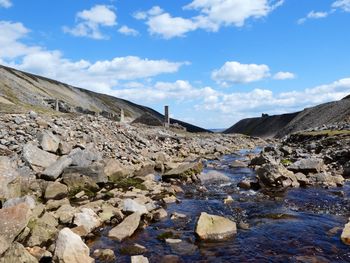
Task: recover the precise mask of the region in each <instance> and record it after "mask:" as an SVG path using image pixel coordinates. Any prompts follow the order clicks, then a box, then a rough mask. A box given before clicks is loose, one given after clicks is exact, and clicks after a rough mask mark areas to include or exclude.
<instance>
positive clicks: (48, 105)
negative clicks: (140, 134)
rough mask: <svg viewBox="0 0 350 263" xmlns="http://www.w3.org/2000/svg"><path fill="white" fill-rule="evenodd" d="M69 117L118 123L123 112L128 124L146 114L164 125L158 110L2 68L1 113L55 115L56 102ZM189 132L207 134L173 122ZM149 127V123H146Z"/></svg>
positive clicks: (198, 128)
mask: <svg viewBox="0 0 350 263" xmlns="http://www.w3.org/2000/svg"><path fill="white" fill-rule="evenodd" d="M56 100H58V101H59V109H60V111H61V112H66V113H84V114H95V113H97V112H98V113H100V114H102V115H104V116H105V117H108V118H111V119H119V116H120V112H121V109H123V110H124V114H125V120H126V121H128V122H132V121H134V120H135V119H138V118H140V117H142V116H143V115H144V114H148V115H151V116H152V117H153V118H155V119H158V120H159V123H162V122H163V119H164V116H163V115H162V114H160V113H159V112H156V111H155V110H153V109H151V108H148V107H145V106H141V105H138V104H135V103H132V102H130V101H127V100H123V99H119V98H115V97H112V96H109V95H104V94H99V93H96V92H92V91H89V90H85V89H82V88H77V87H73V86H70V85H67V84H65V83H62V82H58V81H55V80H52V79H48V78H44V77H41V76H37V75H34V74H30V73H26V72H23V71H19V70H15V69H13V68H9V67H5V66H1V65H0V112H2V113H13V112H18V113H23V112H27V111H28V110H35V111H38V112H42V113H43V112H45V113H55V111H54V108H55V101H56ZM170 122H171V123H172V124H175V123H178V124H180V125H181V126H183V127H185V128H186V129H187V130H188V131H189V132H208V131H207V130H205V129H202V128H200V127H197V126H194V125H191V124H188V123H185V122H182V121H179V120H175V119H171V120H170ZM146 124H147V123H146Z"/></svg>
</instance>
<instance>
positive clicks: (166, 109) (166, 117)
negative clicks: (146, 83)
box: [164, 106, 170, 128]
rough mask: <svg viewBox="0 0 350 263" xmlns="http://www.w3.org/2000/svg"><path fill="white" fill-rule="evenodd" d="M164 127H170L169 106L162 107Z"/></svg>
mask: <svg viewBox="0 0 350 263" xmlns="http://www.w3.org/2000/svg"><path fill="white" fill-rule="evenodd" d="M164 126H165V127H166V128H169V127H170V117H169V106H164Z"/></svg>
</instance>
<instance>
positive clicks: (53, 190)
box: [45, 182, 68, 199]
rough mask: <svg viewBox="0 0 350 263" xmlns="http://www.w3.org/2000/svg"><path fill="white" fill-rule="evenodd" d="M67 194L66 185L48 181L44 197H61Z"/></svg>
mask: <svg viewBox="0 0 350 263" xmlns="http://www.w3.org/2000/svg"><path fill="white" fill-rule="evenodd" d="M67 194H68V187H67V186H66V185H64V184H61V183H59V182H53V183H52V182H50V183H49V184H48V185H47V187H46V190H45V199H63V198H64V197H66V196H67Z"/></svg>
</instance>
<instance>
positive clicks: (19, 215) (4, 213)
mask: <svg viewBox="0 0 350 263" xmlns="http://www.w3.org/2000/svg"><path fill="white" fill-rule="evenodd" d="M30 216H31V210H30V207H29V205H27V204H26V203H21V204H18V205H15V206H12V207H8V208H3V209H0V255H2V254H3V253H4V252H5V251H6V250H7V249H8V248H9V247H10V246H11V243H12V242H13V241H14V239H15V238H16V237H17V236H18V234H20V233H21V232H22V230H23V229H24V228H25V227H26V226H27V224H28V222H29V219H30Z"/></svg>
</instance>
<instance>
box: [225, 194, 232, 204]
mask: <svg viewBox="0 0 350 263" xmlns="http://www.w3.org/2000/svg"><path fill="white" fill-rule="evenodd" d="M231 203H233V199H232V196H230V195H229V196H227V197H226V198H225V199H224V204H231Z"/></svg>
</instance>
